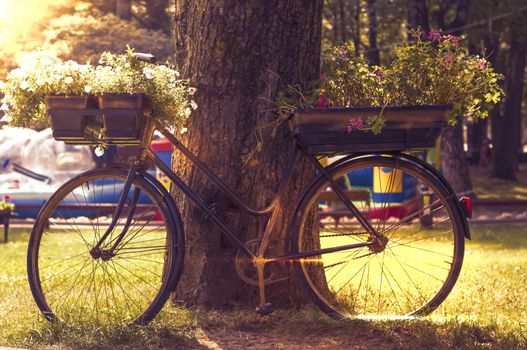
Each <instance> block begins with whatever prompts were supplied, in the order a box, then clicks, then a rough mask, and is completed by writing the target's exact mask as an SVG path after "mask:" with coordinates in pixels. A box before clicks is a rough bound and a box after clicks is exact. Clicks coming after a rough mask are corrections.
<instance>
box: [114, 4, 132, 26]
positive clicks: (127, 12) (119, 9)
mask: <svg viewBox="0 0 527 350" xmlns="http://www.w3.org/2000/svg"><path fill="white" fill-rule="evenodd" d="M115 12H116V14H117V16H118V17H119V18H120V19H124V20H126V21H129V20H130V19H132V0H117V4H116V11H115Z"/></svg>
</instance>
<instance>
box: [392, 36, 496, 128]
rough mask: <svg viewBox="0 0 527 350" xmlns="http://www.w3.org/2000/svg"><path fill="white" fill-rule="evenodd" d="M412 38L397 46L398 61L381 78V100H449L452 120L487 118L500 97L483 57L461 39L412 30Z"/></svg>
mask: <svg viewBox="0 0 527 350" xmlns="http://www.w3.org/2000/svg"><path fill="white" fill-rule="evenodd" d="M413 36H414V40H415V41H414V42H413V43H412V44H410V45H407V46H403V47H400V48H397V49H396V50H395V54H396V60H395V61H394V62H393V63H392V65H391V66H390V67H388V68H387V71H386V76H385V78H384V82H383V84H384V87H385V91H386V93H385V96H386V98H385V101H386V103H389V104H399V105H427V104H428V105H430V104H450V105H451V106H452V108H451V110H450V122H451V123H454V122H455V120H456V117H460V116H467V117H472V118H474V119H479V118H485V117H487V116H488V114H489V111H490V110H491V109H492V108H493V107H494V105H495V104H497V103H498V102H499V101H500V100H501V98H502V97H503V91H502V89H501V88H500V86H499V83H498V81H499V80H501V79H502V76H501V74H498V73H496V72H494V70H493V68H492V67H491V66H490V64H489V62H488V61H487V60H486V59H485V58H481V57H479V56H476V55H469V54H468V52H467V50H466V49H465V48H462V47H461V46H460V45H459V37H457V36H454V35H450V34H442V33H441V32H440V31H432V32H430V33H428V34H426V33H423V32H420V31H416V32H414V33H413Z"/></svg>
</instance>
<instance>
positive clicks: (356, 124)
mask: <svg viewBox="0 0 527 350" xmlns="http://www.w3.org/2000/svg"><path fill="white" fill-rule="evenodd" d="M363 128H364V120H363V119H362V117H356V118H351V119H350V121H349V122H348V133H351V132H352V131H353V130H362V129H363Z"/></svg>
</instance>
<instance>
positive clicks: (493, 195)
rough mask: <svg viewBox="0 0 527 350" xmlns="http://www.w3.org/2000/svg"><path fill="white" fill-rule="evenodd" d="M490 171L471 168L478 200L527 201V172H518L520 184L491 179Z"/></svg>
mask: <svg viewBox="0 0 527 350" xmlns="http://www.w3.org/2000/svg"><path fill="white" fill-rule="evenodd" d="M489 173H490V170H489V169H485V168H481V167H471V168H470V177H471V179H472V185H473V187H474V191H475V192H476V196H477V198H478V199H485V200H527V171H525V170H523V171H518V172H517V173H516V176H517V177H518V182H512V181H506V180H500V179H495V178H491V177H490V175H489Z"/></svg>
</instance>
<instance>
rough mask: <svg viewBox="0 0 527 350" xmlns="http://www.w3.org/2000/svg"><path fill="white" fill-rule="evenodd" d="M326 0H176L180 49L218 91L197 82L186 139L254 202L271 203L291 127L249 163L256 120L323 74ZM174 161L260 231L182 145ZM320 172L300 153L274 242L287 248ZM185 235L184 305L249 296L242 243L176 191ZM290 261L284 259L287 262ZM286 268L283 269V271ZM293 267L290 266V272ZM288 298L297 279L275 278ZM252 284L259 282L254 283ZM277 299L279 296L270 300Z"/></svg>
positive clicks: (253, 232)
mask: <svg viewBox="0 0 527 350" xmlns="http://www.w3.org/2000/svg"><path fill="white" fill-rule="evenodd" d="M322 3H323V1H322V0H310V1H304V0H291V1H281V0H269V1H261V0H247V1H239V0H217V1H207V0H193V1H189V0H176V17H175V20H176V21H175V22H176V31H175V34H176V49H177V55H178V64H179V66H180V68H181V69H182V73H183V75H184V76H185V77H189V78H190V79H191V80H193V81H199V82H204V83H207V84H210V85H213V86H215V87H217V88H218V89H219V90H220V91H221V96H216V95H213V94H211V93H206V92H198V93H197V96H196V100H197V102H198V105H199V108H198V109H197V110H196V111H195V112H194V113H193V115H192V117H191V119H190V121H189V123H188V130H189V131H188V133H187V134H186V137H185V139H184V142H185V143H187V145H188V147H189V148H190V150H191V151H192V152H194V153H195V154H197V155H198V157H199V158H200V159H202V160H203V162H204V163H205V164H207V165H208V166H209V167H210V168H211V169H212V170H213V171H214V172H215V173H216V174H217V175H218V176H219V177H220V178H222V179H223V180H224V181H225V182H226V184H227V185H228V186H229V187H231V188H232V189H234V190H235V192H237V193H238V194H240V195H241V197H242V198H243V199H244V200H245V201H246V202H247V203H248V204H250V205H251V206H252V207H258V208H262V207H264V206H265V205H267V204H269V203H270V201H271V200H272V198H273V196H274V194H275V191H276V190H277V184H278V180H279V179H280V177H281V175H282V171H283V169H284V165H285V164H284V163H285V157H286V153H287V152H286V149H287V144H288V141H287V132H286V131H287V130H286V129H287V128H286V126H285V125H281V126H280V127H279V128H278V131H277V133H276V135H275V136H274V137H273V136H271V135H267V136H266V139H265V142H264V144H263V149H262V151H261V152H259V153H257V154H256V156H254V157H252V158H251V159H250V160H249V161H248V163H247V164H244V161H243V160H242V159H243V158H244V157H246V156H247V154H248V153H249V152H250V151H251V150H253V149H254V148H255V136H254V135H255V128H256V127H257V126H260V125H264V124H267V123H269V122H272V121H274V120H275V119H274V118H275V116H274V115H271V114H270V113H269V110H270V109H272V108H273V106H274V103H273V102H272V101H274V100H275V97H276V95H277V92H278V91H279V90H280V89H283V88H284V85H283V84H291V83H298V84H301V85H303V86H305V85H306V84H307V82H309V81H310V80H313V79H316V78H317V77H318V74H319V63H320V62H319V60H320V42H321V22H322ZM173 164H174V165H173V166H174V168H175V170H176V171H177V172H178V173H179V174H180V175H181V176H182V178H183V179H185V180H186V181H187V182H188V183H189V184H190V186H191V187H192V188H193V189H194V190H195V191H196V192H197V193H198V194H199V195H200V196H201V197H202V198H203V199H204V200H206V201H208V202H209V203H210V202H216V203H219V204H220V205H219V208H220V214H219V215H221V216H222V217H224V219H225V221H226V223H227V224H228V225H229V227H231V228H232V229H233V230H234V231H236V232H239V238H240V239H241V240H242V241H248V240H251V239H255V238H257V237H258V232H259V226H260V225H261V222H260V221H259V220H258V219H257V218H254V217H248V215H247V214H245V213H240V211H239V210H237V209H236V208H235V206H234V205H233V204H232V203H230V202H228V200H227V199H226V198H225V197H224V196H223V195H222V194H221V193H220V192H219V191H218V190H217V189H216V187H214V186H213V185H211V183H210V181H208V180H207V179H206V178H205V177H204V175H202V174H201V173H200V171H199V170H198V169H196V168H194V167H191V166H190V165H189V163H188V162H186V161H185V160H184V159H182V157H180V156H179V155H178V154H177V153H174V156H173ZM313 175H314V170H313V169H312V168H311V167H310V166H308V164H307V162H305V161H300V162H298V166H297V168H296V169H295V170H294V174H293V180H292V181H291V183H290V184H289V187H288V188H287V193H288V196H287V198H286V199H285V200H284V202H282V203H280V211H279V217H278V219H279V220H280V222H283V223H282V224H281V225H280V226H279V228H278V231H277V232H276V234H277V235H278V236H277V237H276V236H275V237H276V238H277V241H276V242H274V244H275V245H276V246H277V247H278V248H276V247H273V248H276V249H280V248H283V245H284V237H285V235H286V231H287V228H286V226H287V223H288V219H289V218H290V217H291V214H292V211H293V209H294V204H295V202H296V200H297V199H298V195H299V191H300V190H301V189H302V188H303V187H304V186H305V185H306V183H307V182H308V181H309V179H311V177H312V176H313ZM175 196H176V200H177V203H178V205H179V207H180V209H181V212H182V216H183V220H184V222H185V230H186V237H187V249H186V262H185V270H184V273H183V276H182V278H181V281H180V283H179V285H178V288H177V290H176V293H175V299H176V300H178V301H182V302H183V303H185V304H187V305H189V304H190V305H201V306H205V307H223V306H226V305H228V304H230V302H232V301H234V302H236V301H244V300H246V298H247V295H248V294H249V293H248V292H249V290H250V289H249V288H248V286H247V285H246V284H244V283H243V282H242V281H241V280H240V279H239V278H238V276H237V275H236V272H235V268H234V264H233V258H234V255H235V252H236V249H234V247H233V246H232V245H231V244H230V243H228V242H227V241H226V240H225V238H224V237H222V235H221V232H220V230H219V229H218V228H216V227H215V226H214V225H213V224H211V223H210V222H206V221H204V220H203V218H202V214H201V212H199V211H198V210H196V209H195V207H194V206H193V205H192V204H191V203H189V200H188V199H187V198H183V197H182V196H181V195H180V194H179V193H177V191H176V193H175ZM286 270H287V269H286ZM282 272H283V271H282ZM286 277H287V276H286ZM272 286H273V287H272V289H273V290H272V291H271V293H273V292H279V293H280V292H282V291H285V292H284V293H282V296H283V297H282V298H279V299H280V300H281V301H287V302H291V301H294V297H293V298H291V295H292V294H291V293H292V292H295V291H298V289H299V287H298V285H296V286H295V285H293V284H291V283H289V281H287V282H285V283H284V284H282V285H279V284H273V285H272ZM253 291H254V289H253ZM277 301H278V299H276V298H273V303H275V302H277Z"/></svg>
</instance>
